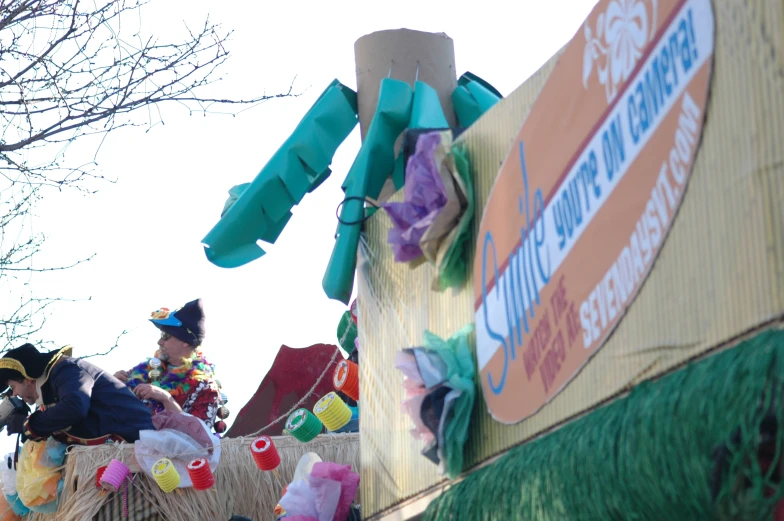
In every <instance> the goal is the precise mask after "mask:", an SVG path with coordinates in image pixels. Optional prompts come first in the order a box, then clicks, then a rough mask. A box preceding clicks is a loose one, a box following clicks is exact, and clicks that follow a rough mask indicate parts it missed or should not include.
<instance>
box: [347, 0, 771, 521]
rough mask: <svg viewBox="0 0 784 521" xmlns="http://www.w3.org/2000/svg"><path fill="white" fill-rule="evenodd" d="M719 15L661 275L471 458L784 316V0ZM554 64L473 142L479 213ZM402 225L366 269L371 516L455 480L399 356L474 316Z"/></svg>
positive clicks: (374, 237) (364, 367)
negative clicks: (400, 251) (565, 379)
mask: <svg viewBox="0 0 784 521" xmlns="http://www.w3.org/2000/svg"><path fill="white" fill-rule="evenodd" d="M714 9H715V16H716V24H717V28H716V50H715V54H716V60H715V66H714V73H713V74H714V77H713V83H712V90H711V96H710V102H709V105H708V109H707V110H708V117H707V122H706V125H705V128H704V130H703V141H702V145H701V148H700V149H699V151H698V157H697V160H696V164H695V167H694V172H693V175H692V178H691V181H690V182H689V187H688V191H687V193H686V196H685V198H684V201H683V204H682V206H681V209H680V212H679V214H678V216H677V218H676V221H675V223H674V225H673V228H672V230H671V232H670V235H669V237H668V238H667V241H666V243H665V244H664V246H663V248H662V250H661V253H660V255H659V258H658V260H657V261H656V263H655V266H654V269H653V271H652V273H651V275H650V277H649V278H648V280H647V281H646V282H645V285H644V286H643V288H642V291H641V292H640V294H639V295H638V297H637V298H636V300H635V301H634V303H633V304H632V306H631V308H630V309H629V312H628V314H627V316H626V318H624V319H623V321H622V322H621V324H620V326H619V327H618V329H617V330H616V331H615V333H614V334H613V335H612V337H611V338H610V340H609V341H608V342H607V344H606V345H605V346H604V347H603V348H602V349H601V351H599V353H598V354H597V355H596V356H595V357H594V358H593V359H592V360H591V362H590V363H589V364H588V365H587V366H586V368H585V369H584V370H583V371H582V372H581V373H580V374H579V375H578V376H577V377H576V378H575V379H574V380H573V381H572V383H571V384H570V385H569V386H568V387H567V388H566V389H565V390H564V391H563V392H562V393H561V394H560V395H558V396H557V397H556V398H555V399H554V400H553V401H552V402H550V403H549V404H548V405H547V406H546V407H544V408H543V409H542V410H541V411H540V412H539V413H537V414H536V415H534V416H533V417H531V418H529V419H528V420H526V421H523V422H521V423H519V424H517V425H513V426H504V425H501V424H499V423H497V422H495V421H493V420H492V419H491V418H490V416H489V415H488V414H487V412H486V409H485V406H484V402H483V401H482V399H481V397H480V398H479V400H478V403H477V407H476V410H475V417H474V421H473V425H472V431H471V438H470V441H469V446H468V448H467V455H468V461H469V463H470V464H471V465H475V464H478V463H480V462H482V461H484V460H486V459H488V458H490V457H492V456H493V455H496V454H498V453H500V452H503V451H504V450H506V449H508V448H509V447H511V446H514V445H517V444H520V443H523V442H525V441H526V440H528V439H531V438H532V437H534V436H537V435H539V434H541V433H543V432H545V431H547V430H548V429H551V428H553V427H554V426H557V425H558V424H561V423H563V422H565V421H568V420H569V419H571V418H573V417H574V416H576V415H579V414H581V413H583V412H585V411H587V410H590V409H591V408H593V407H596V406H597V405H598V404H600V403H602V402H604V401H607V400H609V399H612V398H613V397H615V396H617V395H618V394H620V393H622V392H624V391H625V390H627V389H628V388H629V387H631V386H634V385H635V384H637V383H639V382H640V381H642V380H644V379H649V378H652V377H655V376H658V375H660V374H662V373H665V372H667V371H670V370H672V369H673V368H675V367H677V366H679V365H681V364H683V363H685V362H687V361H688V360H690V359H692V358H694V357H697V356H699V355H701V354H704V353H706V352H708V351H709V350H711V349H713V348H715V347H717V346H720V345H721V344H723V343H725V342H727V341H729V340H730V339H732V338H733V337H735V336H737V335H739V334H741V333H742V332H745V331H748V330H750V329H753V328H755V327H757V326H759V325H760V324H763V323H765V322H769V321H771V320H774V319H776V318H778V317H781V316H782V314H784V203H783V202H784V1H782V0H750V1H747V2H742V1H738V0H717V1H716V2H714ZM555 61H556V57H554V58H552V59H551V60H550V61H549V62H548V63H547V64H546V65H545V66H544V67H543V68H542V69H541V70H540V71H539V72H537V73H536V74H535V75H534V76H533V77H532V78H530V79H529V80H528V81H526V82H525V83H524V84H523V85H522V86H520V88H518V89H517V90H516V91H515V92H514V93H512V94H511V95H510V96H509V97H508V98H507V99H505V100H503V101H502V102H501V103H499V104H498V105H496V106H495V107H494V108H493V109H492V110H491V111H489V112H488V113H487V114H486V115H485V116H484V117H483V118H482V119H480V120H479V121H478V122H477V123H476V124H475V125H473V126H472V127H471V128H470V129H469V130H468V131H467V132H466V133H465V134H464V135H463V136H461V140H462V141H464V142H465V144H466V145H467V148H468V151H469V154H470V160H471V168H472V175H473V177H474V182H475V185H476V188H477V190H476V203H477V212H478V215H481V212H482V209H483V205H484V202H485V201H486V200H487V197H488V194H489V191H490V188H491V186H492V184H493V181H494V179H495V176H496V174H497V172H498V169H499V167H500V165H501V162H502V161H503V159H504V158H505V156H506V155H507V153H508V151H509V149H510V146H511V144H512V140H513V139H514V137H515V135H516V134H517V132H518V131H519V129H520V127H521V126H522V123H523V121H524V120H525V117H526V115H527V113H528V111H529V110H530V107H531V105H532V104H533V102H534V101H535V99H536V96H537V94H538V93H539V92H540V90H541V88H542V87H543V85H544V83H545V81H546V80H547V77H548V75H549V73H550V71H551V70H552V68H553V66H554V65H555ZM396 199H398V200H400V199H402V195H401V194H400V193H398V194H396ZM477 221H478V220H477ZM477 224H478V222H477ZM389 227H390V222H389V219H388V218H387V216H386V215H385V214H384V212H377V213H376V214H375V215H374V216H373V218H371V219H370V220H369V222H368V225H367V236H366V242H365V243H364V244H363V247H362V249H361V251H360V266H359V273H358V279H359V298H360V312H361V314H362V316H363V317H366V319H365V321H364V322H363V328H361V331H360V343H361V345H362V347H363V348H362V349H361V355H360V356H361V357H362V360H361V364H360V367H361V393H362V395H361V403H362V417H361V420H360V422H361V439H362V443H361V450H362V454H361V462H362V483H361V487H362V497H363V505H362V506H363V515H364V516H366V517H370V516H372V515H374V514H378V513H380V512H383V511H384V510H386V509H389V508H390V507H393V506H394V505H396V504H397V503H399V502H401V501H402V500H404V499H406V498H409V497H412V496H415V495H416V494H418V493H420V492H422V491H425V490H426V489H428V488H430V487H432V486H434V485H436V484H437V483H438V482H439V481H441V478H440V477H439V476H438V474H437V472H436V468H435V466H434V465H433V464H432V463H430V462H429V461H428V460H426V459H425V458H424V457H423V456H421V455H420V451H421V450H422V448H423V446H422V443H420V442H418V441H417V440H415V439H413V438H412V437H411V435H410V434H409V430H410V429H411V428H412V427H413V426H412V424H411V422H410V420H409V419H408V418H407V417H406V416H405V415H403V414H402V413H401V411H400V402H401V400H402V398H403V392H402V387H401V382H402V376H401V375H400V373H399V372H398V371H397V370H396V369H395V368H394V357H395V353H396V352H397V351H398V350H399V349H401V348H404V347H409V346H415V345H420V344H421V341H422V332H423V331H424V330H425V329H429V330H431V331H433V332H435V333H437V334H440V335H443V336H449V335H450V334H452V333H453V332H455V331H456V330H457V329H459V328H460V327H462V326H463V325H465V324H466V323H468V322H472V321H473V289H472V286H471V284H470V283H469V284H468V285H467V286H466V287H465V288H464V289H462V290H460V291H448V292H445V293H442V294H439V293H435V292H433V291H431V290H430V284H431V281H432V278H433V276H434V270H433V269H432V268H431V267H429V266H426V265H423V266H420V267H418V268H416V269H411V268H409V267H408V266H407V265H404V264H397V263H395V262H394V261H393V258H392V252H391V249H390V248H389V246H388V245H387V243H386V236H387V230H388V228H389Z"/></svg>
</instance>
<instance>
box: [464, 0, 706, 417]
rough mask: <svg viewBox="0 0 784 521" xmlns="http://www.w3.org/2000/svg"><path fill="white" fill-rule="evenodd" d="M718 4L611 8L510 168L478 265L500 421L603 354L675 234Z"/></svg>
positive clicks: (612, 4) (580, 45)
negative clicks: (668, 237)
mask: <svg viewBox="0 0 784 521" xmlns="http://www.w3.org/2000/svg"><path fill="white" fill-rule="evenodd" d="M713 51H714V19H713V10H712V6H711V3H710V0H602V1H600V2H599V3H598V4H597V6H596V7H595V8H594V10H593V11H592V12H591V14H590V16H589V17H588V19H587V20H586V21H585V23H584V24H583V27H582V28H581V30H580V31H579V32H578V33H577V35H576V36H575V37H574V38H573V39H572V41H571V42H570V43H569V45H568V47H567V48H566V50H565V52H564V53H563V55H562V56H561V57H560V58H559V60H558V63H557V64H556V66H555V68H554V69H553V72H552V73H551V75H550V77H549V79H548V81H547V83H546V85H545V87H544V88H543V89H542V93H541V94H540V96H539V98H538V99H537V100H536V103H535V104H534V106H533V108H532V110H531V113H530V114H529V116H528V118H527V119H526V121H525V123H524V125H523V127H522V129H521V130H520V132H519V134H518V136H517V138H516V139H515V142H514V145H513V147H512V150H511V151H510V153H509V155H508V156H507V158H506V160H505V161H504V164H503V166H502V167H501V170H500V172H499V174H498V177H497V179H496V182H495V184H494V186H493V189H492V191H491V194H490V197H489V200H488V202H487V205H486V207H485V211H484V215H483V217H482V222H481V226H480V230H479V235H478V240H477V251H476V254H475V259H474V294H475V297H476V301H475V311H476V316H475V320H476V341H477V362H478V367H479V370H480V374H481V379H482V388H483V391H484V392H483V394H484V399H485V402H486V403H487V406H488V409H489V411H490V413H491V414H492V415H493V417H494V418H495V419H496V420H498V421H500V422H502V423H516V422H518V421H521V420H523V419H525V418H527V417H528V416H530V415H532V414H534V413H535V412H536V411H538V410H539V409H540V408H541V407H542V406H544V405H545V404H546V403H547V402H549V401H550V400H552V398H553V397H554V396H556V395H557V394H558V393H559V392H560V391H561V390H562V389H563V388H564V387H565V386H566V385H567V384H568V383H569V381H570V380H572V378H574V376H575V375H576V374H577V373H578V372H579V371H580V369H581V368H582V367H583V366H584V365H585V364H586V363H587V362H588V360H589V359H590V358H591V356H593V355H594V354H596V352H597V351H598V350H599V349H600V348H601V346H602V345H603V344H604V342H605V341H606V339H607V338H608V336H609V335H610V333H612V331H613V330H614V328H615V327H616V326H617V325H618V323H619V322H620V320H621V318H622V316H623V314H624V312H625V310H626V309H627V308H628V306H629V305H630V304H631V302H632V300H633V299H634V297H635V295H636V294H637V292H638V291H639V289H640V287H641V286H642V284H643V282H644V280H645V278H646V277H647V275H648V273H649V272H650V270H651V268H652V266H653V263H654V260H655V259H656V256H657V254H658V252H659V251H660V249H661V247H662V244H663V243H664V240H665V238H666V235H667V232H668V231H669V229H670V227H671V226H672V223H673V220H674V218H675V215H676V213H677V211H678V208H679V206H680V204H681V201H682V198H683V195H684V192H685V190H686V186H687V183H688V181H689V177H690V174H691V169H692V164H693V161H694V157H695V154H696V150H697V146H698V144H699V142H700V136H701V133H702V125H703V121H704V117H705V107H706V105H707V99H708V90H709V86H710V78H711V68H712V61H713V60H712V58H713Z"/></svg>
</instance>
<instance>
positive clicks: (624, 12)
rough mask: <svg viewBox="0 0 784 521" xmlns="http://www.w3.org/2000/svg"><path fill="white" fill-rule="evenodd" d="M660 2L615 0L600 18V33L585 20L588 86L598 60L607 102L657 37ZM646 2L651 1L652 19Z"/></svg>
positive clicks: (597, 70)
mask: <svg viewBox="0 0 784 521" xmlns="http://www.w3.org/2000/svg"><path fill="white" fill-rule="evenodd" d="M657 3H658V0H648V1H647V2H646V0H613V1H612V2H610V4H609V5H608V6H607V11H606V12H604V13H601V14H600V15H599V17H598V19H597V20H596V37H594V35H593V31H592V30H591V26H590V25H588V23H586V24H585V51H584V53H583V86H584V87H585V88H588V80H589V79H590V77H591V73H592V72H593V65H594V62H596V63H597V65H596V75H597V77H598V78H599V83H601V84H602V85H604V89H605V93H606V95H607V102H608V103H609V102H611V101H612V100H613V99H615V96H616V95H617V94H618V87H619V86H620V85H622V84H623V83H624V82H625V81H626V80H628V79H629V76H630V75H631V73H632V71H633V70H634V67H635V65H637V61H638V60H639V59H640V57H641V56H642V54H643V49H644V48H645V45H646V44H647V43H648V42H649V41H650V40H651V38H653V33H654V31H655V30H656V12H657ZM646 4H650V23H648V22H649V16H648V15H649V11H648V6H647V5H646Z"/></svg>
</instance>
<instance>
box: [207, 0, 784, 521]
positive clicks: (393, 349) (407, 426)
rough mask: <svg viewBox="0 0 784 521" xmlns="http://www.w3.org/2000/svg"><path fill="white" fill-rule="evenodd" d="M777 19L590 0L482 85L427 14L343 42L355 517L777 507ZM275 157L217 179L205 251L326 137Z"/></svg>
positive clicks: (334, 273)
mask: <svg viewBox="0 0 784 521" xmlns="http://www.w3.org/2000/svg"><path fill="white" fill-rule="evenodd" d="M783 23H784V9H783V8H782V6H781V3H780V2H763V1H761V0H748V1H743V2H731V1H724V0H716V1H713V2H712V1H710V0H677V1H676V0H670V1H667V0H630V1H623V2H620V1H617V0H603V1H600V2H598V3H597V5H596V6H595V8H594V10H593V11H592V12H591V14H590V16H589V17H588V18H587V19H586V21H585V22H584V24H583V25H582V26H581V27H580V28H579V30H578V31H577V33H576V34H575V36H574V37H573V39H572V40H571V41H570V42H569V43H568V44H567V45H566V46H564V47H563V48H562V49H561V50H560V51H559V52H558V53H557V55H556V56H554V57H553V58H552V59H551V60H550V61H548V62H547V63H545V64H544V65H543V66H542V67H541V69H540V70H539V71H538V72H537V73H536V74H534V75H533V76H532V77H531V78H529V79H528V80H527V81H526V82H525V83H524V84H522V85H521V86H520V87H519V88H518V89H516V90H515V91H514V92H512V93H511V94H509V95H508V96H507V97H506V98H503V99H501V96H500V94H499V93H498V92H496V91H495V90H494V89H493V88H492V87H491V86H490V85H489V84H488V83H487V82H485V81H483V80H481V79H480V78H478V77H476V76H475V75H472V74H464V75H463V76H461V77H460V78H457V77H456V74H455V71H456V69H455V66H454V51H453V49H452V44H451V41H450V40H449V38H448V37H446V35H442V34H423V33H416V32H412V31H384V32H381V33H374V34H372V35H368V36H366V37H364V38H362V39H360V40H359V41H358V42H357V44H356V47H355V51H356V58H357V86H358V91H357V93H356V94H357V101H356V104H357V107H358V112H359V118H360V127H361V134H362V140H363V141H362V146H361V148H360V151H359V154H358V155H357V158H356V160H355V162H354V164H353V165H352V168H351V169H350V171H349V172H348V175H347V178H346V181H345V182H344V184H343V188H344V191H345V198H344V201H343V202H342V204H341V206H340V207H339V208H338V229H337V237H336V242H335V249H334V251H333V255H332V257H331V261H330V263H329V264H328V265H327V266H325V275H324V280H323V287H324V291H325V293H326V295H327V297H329V298H332V299H336V300H340V301H342V302H347V299H348V298H349V295H351V293H352V291H353V289H354V288H353V283H354V281H355V280H356V283H357V290H358V295H359V297H358V301H359V315H360V316H362V317H368V318H367V322H365V323H364V324H367V325H366V326H363V325H360V328H359V345H360V356H359V360H360V361H361V364H360V367H361V371H360V389H361V392H360V404H361V410H362V415H361V416H360V433H361V434H360V436H361V444H360V445H361V471H360V473H361V487H360V490H361V496H362V515H363V518H365V519H418V518H420V517H421V518H423V519H426V520H439V521H440V520H459V519H467V520H474V519H485V518H492V519H495V518H499V519H526V520H545V519H546V520H556V519H563V520H566V519H570V520H571V519H584V520H597V521H598V520H606V519H651V520H658V519H678V520H684V519H695V520H697V519H733V520H752V519H754V520H757V519H772V518H773V516H774V515H781V512H780V510H782V509H781V507H780V506H779V505H780V499H781V497H782V496H784V490H782V489H781V487H780V484H779V479H780V474H781V468H782V463H781V459H780V458H781V456H780V454H781V453H782V449H784V443H783V442H784V436H782V433H781V431H780V430H779V429H778V425H779V424H780V422H781V416H782V407H781V404H780V403H779V400H780V397H781V385H782V383H784V382H783V380H784V372H782V366H781V360H782V356H784V334H782V333H781V332H780V329H781V322H782V316H783V315H784V303H783V302H782V300H781V295H782V294H784V292H782V289H784V242H782V240H783V239H782V238H783V237H784V233H782V232H784V209H783V208H784V207H783V206H782V205H781V203H780V201H781V200H782V197H783V196H784V167H783V166H782V165H784V157H782V153H783V152H782V151H783V150H784V148H783V147H782V143H783V142H784V101H783V98H782V97H781V93H782V92H784V33H783V32H782V26H783V25H782V24H783ZM515 52H524V50H516V51H515ZM504 59H505V60H507V61H508V62H509V63H510V66H513V65H511V64H512V63H513V61H512V60H511V59H510V56H506V57H505V58H504ZM488 79H490V80H492V78H488ZM335 87H338V88H340V91H341V92H342V93H344V94H345V95H344V98H345V103H346V104H348V105H352V104H353V103H355V100H354V97H353V96H354V93H353V92H348V91H347V90H345V89H344V88H343V87H339V86H337V85H335ZM329 95H330V93H329V92H326V93H325V94H324V96H323V97H322V99H324V98H326V97H328V96H329ZM322 108H323V107H322ZM351 108H352V109H353V105H352V107H351ZM315 109H316V107H314V110H315ZM346 110H348V111H350V109H348V108H347V109H346ZM363 111H364V113H363ZM332 114H333V115H337V112H333V113H332ZM314 117H315V115H314ZM337 119H339V118H336V120H337ZM332 128H334V127H332ZM349 131H350V128H348V127H346V128H344V129H343V132H344V133H346V134H347V133H348V132H349ZM341 136H342V134H341ZM341 136H337V137H335V138H334V139H333V141H339V139H340V137H341ZM291 139H292V142H291V143H292V147H291V148H289V149H288V150H289V152H290V153H292V154H296V153H295V152H294V151H295V150H305V149H307V148H306V147H300V146H294V145H300V144H301V143H303V141H302V136H298V135H297V133H295V134H294V135H292V138H291ZM295 141H296V143H294V142H295ZM333 141H329V140H326V139H325V140H321V141H320V142H322V143H324V148H322V150H325V149H326V148H327V146H328V145H330V144H331V143H332V142H333ZM282 150H283V149H282ZM331 150H332V149H329V151H330V152H331ZM281 154H283V152H281ZM327 156H329V154H325V157H327ZM291 157H297V156H291ZM298 157H299V161H295V160H294V159H290V161H291V162H292V163H297V165H298V167H300V168H301V169H302V170H305V171H306V172H305V173H303V174H302V175H291V177H289V175H290V174H292V172H293V170H286V169H273V170H271V171H267V172H266V173H265V172H262V174H264V175H260V176H259V178H257V179H256V180H255V181H254V182H253V183H249V184H248V185H245V186H243V187H240V188H238V192H237V193H240V192H241V195H240V196H239V197H238V198H237V199H236V201H237V204H238V205H240V204H241V206H238V207H236V210H235V211H234V212H233V213H228V212H227V213H226V214H225V215H224V216H223V219H221V221H220V222H219V223H218V224H217V225H216V226H215V228H214V229H213V230H212V231H211V232H210V234H208V235H207V237H206V238H205V240H204V243H205V248H206V253H207V256H208V258H210V260H212V261H213V262H214V263H215V264H218V265H221V266H224V267H231V266H233V265H240V264H243V263H245V262H250V261H252V260H254V259H257V258H259V257H261V256H262V255H263V254H264V252H263V250H261V249H260V248H259V247H258V246H257V244H256V242H257V239H259V238H261V239H262V240H264V241H266V242H274V239H275V238H276V236H277V235H276V234H277V233H278V230H279V229H282V226H283V225H284V224H285V220H286V219H287V215H288V213H287V212H288V210H289V209H290V208H291V206H292V205H294V204H300V203H302V204H307V199H306V198H305V200H304V201H303V197H304V196H305V195H306V193H307V192H308V190H310V189H313V188H315V187H317V186H318V180H319V179H323V176H326V175H329V170H328V169H327V166H328V164H329V161H328V160H321V161H316V160H314V159H313V156H308V155H307V154H304V153H300V155H299V156H298ZM330 157H331V156H330ZM327 159H328V158H327ZM296 179H299V180H300V182H299V186H301V187H302V188H301V189H300V190H299V191H298V192H297V191H296V190H294V189H293V188H292V191H290V192H289V193H290V194H291V197H290V198H289V200H287V201H286V203H285V204H284V205H283V206H284V207H285V208H275V207H274V205H272V202H271V201H272V200H271V199H270V201H269V202H268V201H266V200H265V194H266V193H267V192H266V190H265V188H264V187H265V186H267V185H268V186H282V187H288V186H292V187H296V186H298V183H297V182H296ZM307 179H312V180H313V182H312V183H311V184H303V183H304V180H307ZM264 219H266V220H264ZM248 222H253V223H256V227H255V228H254V229H253V230H252V231H251V230H245V231H241V230H240V229H239V226H238V223H248ZM240 232H242V233H246V235H245V236H244V237H240V236H239V235H238V234H239V233H240ZM355 275H356V278H355ZM371 324H372V325H371ZM467 362H470V363H467Z"/></svg>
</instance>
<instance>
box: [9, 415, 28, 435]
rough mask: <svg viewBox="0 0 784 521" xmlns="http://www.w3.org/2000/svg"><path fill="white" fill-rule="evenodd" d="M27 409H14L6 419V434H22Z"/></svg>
mask: <svg viewBox="0 0 784 521" xmlns="http://www.w3.org/2000/svg"><path fill="white" fill-rule="evenodd" d="M27 412H28V411H27V410H25V409H16V410H14V412H12V413H11V415H10V416H9V417H8V421H7V422H6V424H5V430H6V432H8V435H9V436H10V435H12V434H22V433H24V424H25V420H26V419H27Z"/></svg>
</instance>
